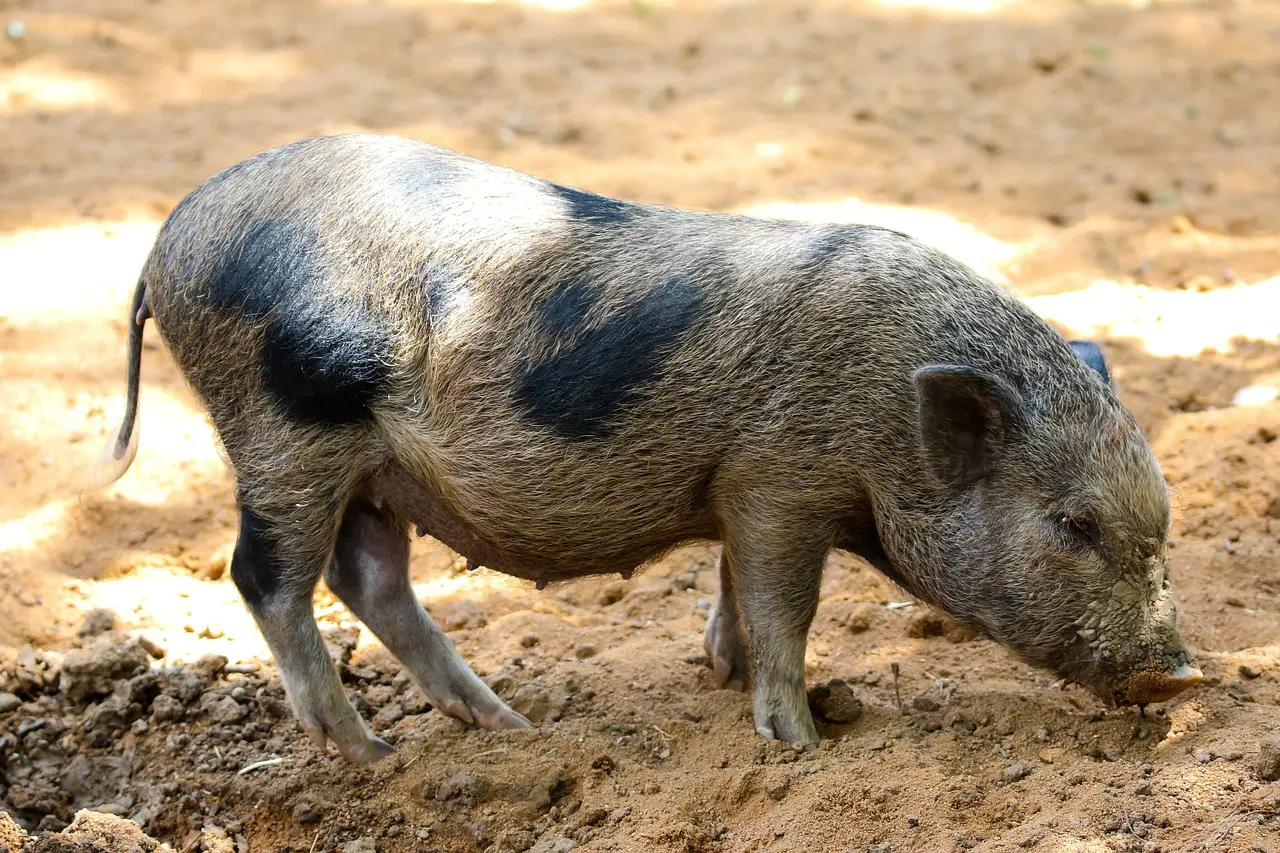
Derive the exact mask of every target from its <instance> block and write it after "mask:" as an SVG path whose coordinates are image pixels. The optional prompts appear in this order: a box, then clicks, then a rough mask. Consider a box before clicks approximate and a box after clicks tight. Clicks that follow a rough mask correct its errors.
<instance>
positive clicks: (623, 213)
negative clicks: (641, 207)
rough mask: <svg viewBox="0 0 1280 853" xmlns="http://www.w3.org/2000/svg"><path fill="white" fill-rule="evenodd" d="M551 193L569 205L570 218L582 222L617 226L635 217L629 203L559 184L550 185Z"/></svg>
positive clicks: (634, 212) (633, 207) (634, 209)
mask: <svg viewBox="0 0 1280 853" xmlns="http://www.w3.org/2000/svg"><path fill="white" fill-rule="evenodd" d="M551 191H552V192H554V193H555V194H556V195H558V196H560V198H562V199H563V200H564V202H565V204H567V205H569V215H570V216H572V217H573V218H574V219H580V220H582V221H584V222H591V223H594V224H596V225H618V224H621V223H624V222H627V221H629V220H630V219H631V218H632V217H634V216H635V215H636V205H634V204H632V203H631V202H626V201H620V200H619V199H616V198H609V197H608V196H605V195H596V194H595V193H589V192H585V191H583V190H576V189H574V188H573V187H563V186H561V185H560V184H551Z"/></svg>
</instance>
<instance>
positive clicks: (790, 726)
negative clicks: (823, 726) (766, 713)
mask: <svg viewBox="0 0 1280 853" xmlns="http://www.w3.org/2000/svg"><path fill="white" fill-rule="evenodd" d="M806 723H807V724H806ZM756 734H758V735H760V736H761V737H764V738H768V739H769V740H780V741H784V742H786V743H789V744H791V745H792V746H795V747H799V748H801V749H805V748H808V747H811V746H817V745H818V743H819V738H818V730H817V729H816V728H815V727H814V725H813V721H812V720H808V721H800V720H785V719H783V718H782V717H781V716H779V715H778V714H774V715H772V716H770V717H769V718H768V719H767V720H765V721H763V722H757V723H756Z"/></svg>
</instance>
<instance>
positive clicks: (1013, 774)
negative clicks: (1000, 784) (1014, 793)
mask: <svg viewBox="0 0 1280 853" xmlns="http://www.w3.org/2000/svg"><path fill="white" fill-rule="evenodd" d="M1030 775H1031V765H1030V764H1027V763H1026V762H1025V761H1019V762H1017V763H1016V764H1010V765H1009V766H1008V767H1006V768H1005V769H1004V781H1005V784H1006V785H1012V784H1013V783H1014V782H1018V781H1020V780H1022V779H1025V778H1027V777H1028V776H1030Z"/></svg>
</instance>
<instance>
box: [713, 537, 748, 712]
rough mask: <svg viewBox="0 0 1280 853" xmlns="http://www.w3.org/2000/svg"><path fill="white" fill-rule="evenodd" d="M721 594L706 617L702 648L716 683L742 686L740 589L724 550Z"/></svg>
mask: <svg viewBox="0 0 1280 853" xmlns="http://www.w3.org/2000/svg"><path fill="white" fill-rule="evenodd" d="M719 568H720V594H719V597H717V598H716V603H715V606H714V607H712V608H711V615H710V616H709V617H708V618H707V633H706V636H705V638H704V640H703V648H705V649H706V651H707V657H709V658H711V670H712V672H713V673H714V674H715V680H716V686H717V687H724V688H726V689H729V690H742V689H743V688H744V687H746V685H747V653H746V649H744V648H743V645H742V629H741V627H740V625H741V620H740V619H739V617H738V601H737V593H736V591H735V590H734V585H733V570H732V569H731V568H730V567H729V561H728V560H727V559H726V557H725V555H724V552H721V553H720V563H719Z"/></svg>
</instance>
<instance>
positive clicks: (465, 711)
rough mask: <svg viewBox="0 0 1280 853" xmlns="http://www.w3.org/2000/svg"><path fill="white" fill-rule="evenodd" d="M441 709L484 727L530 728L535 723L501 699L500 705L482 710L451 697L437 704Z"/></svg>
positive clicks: (451, 715)
mask: <svg viewBox="0 0 1280 853" xmlns="http://www.w3.org/2000/svg"><path fill="white" fill-rule="evenodd" d="M436 707H438V708H439V709H440V710H441V711H443V712H444V713H446V714H448V715H449V716H450V717H456V718H457V719H459V720H462V721H463V722H464V723H471V724H472V725H473V726H478V727H480V728H482V729H490V730H494V731H496V730H499V729H528V728H532V727H533V723H531V722H529V720H528V719H526V718H525V717H524V716H523V715H522V714H517V713H516V712H515V711H513V710H511V709H510V708H508V707H507V706H506V705H504V704H502V703H501V701H500V700H499V703H498V706H497V707H495V708H489V709H487V710H481V709H480V708H473V707H472V706H470V705H468V704H467V703H466V702H464V701H463V700H461V699H450V700H449V701H448V702H442V703H440V704H439V705H437V706H436Z"/></svg>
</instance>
